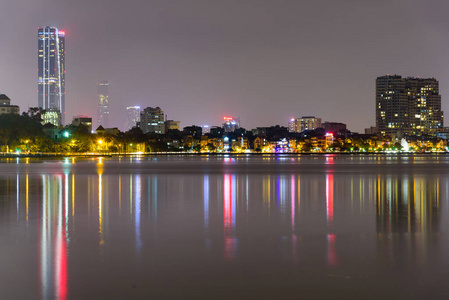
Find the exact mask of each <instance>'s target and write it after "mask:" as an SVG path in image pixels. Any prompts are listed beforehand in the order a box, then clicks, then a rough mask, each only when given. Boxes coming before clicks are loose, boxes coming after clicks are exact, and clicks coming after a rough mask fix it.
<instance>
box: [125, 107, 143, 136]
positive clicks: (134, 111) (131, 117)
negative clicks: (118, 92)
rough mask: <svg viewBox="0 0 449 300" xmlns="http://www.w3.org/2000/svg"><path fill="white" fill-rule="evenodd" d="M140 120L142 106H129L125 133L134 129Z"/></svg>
mask: <svg viewBox="0 0 449 300" xmlns="http://www.w3.org/2000/svg"><path fill="white" fill-rule="evenodd" d="M139 120H140V106H128V107H127V108H126V122H125V131H128V130H130V129H132V128H133V127H134V126H136V124H137V122H139Z"/></svg>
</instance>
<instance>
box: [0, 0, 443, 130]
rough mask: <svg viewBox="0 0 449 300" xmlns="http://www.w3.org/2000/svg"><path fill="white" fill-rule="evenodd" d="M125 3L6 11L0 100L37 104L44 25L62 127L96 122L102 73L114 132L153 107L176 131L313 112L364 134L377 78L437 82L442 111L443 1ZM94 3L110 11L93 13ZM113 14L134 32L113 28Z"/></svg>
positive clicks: (32, 4)
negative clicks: (59, 41)
mask: <svg viewBox="0 0 449 300" xmlns="http://www.w3.org/2000/svg"><path fill="white" fill-rule="evenodd" d="M131 2H132V4H133V5H132V6H131V5H125V4H121V3H119V2H115V1H108V2H102V1H97V2H96V3H95V4H92V3H89V2H88V1H84V0H81V1H78V2H77V3H76V4H74V3H72V4H68V3H60V2H55V1H51V0H42V1H38V2H36V1H23V3H22V4H17V3H11V4H7V5H6V6H5V7H4V9H2V12H1V13H0V14H1V16H2V18H1V20H2V21H0V22H4V25H6V24H8V26H13V27H14V28H15V30H14V32H17V33H19V34H20V37H21V38H20V39H17V38H16V34H12V32H7V33H6V34H5V42H4V44H3V45H2V51H1V52H0V53H1V55H0V62H1V63H2V66H3V67H2V69H1V70H0V83H1V85H0V89H1V91H2V93H5V94H7V95H8V96H9V97H11V99H14V101H15V103H16V104H18V105H19V106H20V107H21V109H22V110H26V108H27V107H32V106H35V104H34V103H35V100H34V99H35V96H33V95H35V90H34V87H35V77H34V76H32V74H31V73H33V69H32V68H34V66H35V60H32V56H33V54H32V53H33V49H35V48H33V41H35V28H37V27H39V26H45V25H46V24H48V25H50V26H54V27H56V28H64V29H65V30H66V34H67V37H70V43H69V44H68V47H69V48H68V51H69V53H70V56H69V57H68V59H67V69H68V70H69V74H68V77H67V82H66V85H67V86H66V88H67V94H66V100H67V108H66V110H67V112H70V113H68V115H67V116H66V123H67V122H69V121H70V120H71V119H72V118H73V116H76V115H80V114H83V115H90V116H96V108H97V107H96V103H97V92H96V84H95V83H96V82H98V81H101V80H104V78H108V81H109V82H110V83H111V84H113V85H114V86H115V87H117V88H114V90H113V91H111V93H113V94H111V97H112V98H113V99H120V101H117V102H116V103H113V104H111V105H110V111H111V120H114V124H113V126H119V127H121V125H120V124H124V123H125V121H126V115H124V114H123V110H124V109H125V108H126V107H127V106H132V105H139V106H141V107H148V106H151V107H156V106H160V107H162V108H163V109H164V111H166V112H167V113H168V114H169V115H170V118H171V119H174V120H181V121H182V124H184V125H189V124H198V125H201V124H209V125H219V122H220V119H221V117H222V116H223V115H235V116H240V117H241V119H242V120H244V121H245V124H244V127H246V128H255V127H257V126H268V125H270V124H280V125H283V126H287V122H288V120H290V118H292V117H298V116H303V115H315V116H318V117H320V118H322V119H323V120H328V121H331V122H341V121H343V122H345V123H346V124H347V125H348V128H349V129H350V130H353V131H358V132H363V129H364V128H366V127H369V126H370V125H374V124H375V113H374V112H373V102H374V99H375V87H374V81H375V78H377V77H379V76H382V75H385V74H387V73H390V74H402V75H404V76H414V77H417V76H421V77H435V78H438V80H439V81H440V94H441V96H442V110H443V111H445V110H446V111H447V110H448V109H449V103H448V101H446V98H447V95H448V92H449V73H448V72H447V71H446V70H445V68H444V65H445V64H446V63H447V62H449V58H448V56H447V54H446V53H447V51H446V50H445V49H446V46H447V45H446V44H447V42H446V40H448V39H447V38H446V33H445V32H444V28H445V25H446V22H447V21H446V20H445V18H443V15H442V14H441V13H439V12H442V11H445V8H446V7H447V4H446V3H444V2H443V1H430V4H429V2H426V4H424V3H420V2H418V1H391V2H388V3H387V2H376V3H367V2H363V3H352V2H340V3H335V2H331V1H327V2H324V3H325V4H326V5H318V4H313V2H304V3H293V2H283V1H281V2H276V3H275V2H274V1H248V2H245V3H224V2H223V1H218V2H217V1H211V2H204V1H191V2H190V3H189V5H187V4H184V3H183V2H182V1H171V2H170V3H166V2H165V3H164V2H160V1H145V2H143V1H131ZM44 7H45V8H46V9H45V10H44V9H43V8H44ZM131 7H133V8H131ZM23 8H26V10H25V11H24V10H23ZM104 8H106V9H107V11H108V14H99V13H98V12H99V11H100V10H102V9H104ZM19 13H20V15H21V16H22V18H17V16H18V14H19ZM432 13H434V14H432ZM24 14H25V15H24ZM379 15H381V16H382V18H378V16H379ZM106 16H111V17H110V18H109V17H106ZM118 16H120V18H121V19H122V20H124V21H126V22H127V23H129V24H130V27H132V28H133V30H132V31H129V30H128V29H126V28H122V27H123V26H119V25H118V24H116V22H113V20H116V19H117V17H118ZM311 16H314V18H312V17H311ZM23 20H26V21H23ZM356 23H357V24H359V25H360V26H354V24H356ZM2 24H3V23H2ZM402 24H407V25H402ZM385 31H388V32H389V34H388V35H387V36H385V35H384V34H382V32H385ZM416 36H418V37H419V38H420V45H423V46H422V47H421V46H420V47H415V46H414V41H415V40H416ZM117 40H120V43H117ZM130 45H131V46H130ZM386 45H388V46H386ZM424 45H425V46H424ZM124 53H126V54H127V55H123V54H124ZM17 78H20V80H17ZM349 107H350V108H351V113H350V114H348V108H349ZM115 121H117V122H115Z"/></svg>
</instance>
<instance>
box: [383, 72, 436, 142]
mask: <svg viewBox="0 0 449 300" xmlns="http://www.w3.org/2000/svg"><path fill="white" fill-rule="evenodd" d="M376 127H377V128H378V130H379V133H380V134H382V135H388V134H396V133H397V132H398V131H401V132H402V133H405V134H413V135H422V134H430V135H433V134H435V133H436V132H438V131H440V130H441V129H442V128H443V112H442V111H441V95H440V94H439V83H438V81H437V80H436V79H435V78H413V77H407V78H402V77H401V76H399V75H386V76H380V77H377V79H376Z"/></svg>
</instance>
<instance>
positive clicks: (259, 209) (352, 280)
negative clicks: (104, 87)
mask: <svg viewBox="0 0 449 300" xmlns="http://www.w3.org/2000/svg"><path fill="white" fill-rule="evenodd" d="M448 202H449V158H448V157H446V156H402V157H401V156H301V157H297V156H266V157H263V156H252V157H245V156H244V157H215V156H214V157H206V156H204V157H190V156H184V157H183V156H179V157H177V156H172V157H150V158H95V159H72V158H67V159H60V160H35V159H3V160H0V299H54V298H56V299H99V298H103V299H380V298H383V299H447V297H449V294H448V292H449V284H448V283H447V282H448V280H449V234H448V225H449V222H448V220H449V203H448Z"/></svg>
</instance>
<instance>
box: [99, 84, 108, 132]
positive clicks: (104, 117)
mask: <svg viewBox="0 0 449 300" xmlns="http://www.w3.org/2000/svg"><path fill="white" fill-rule="evenodd" d="M108 88H109V83H108V82H107V81H104V82H100V83H98V116H97V117H98V120H97V123H98V124H97V126H100V125H101V126H103V127H104V128H107V127H109V97H108Z"/></svg>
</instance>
